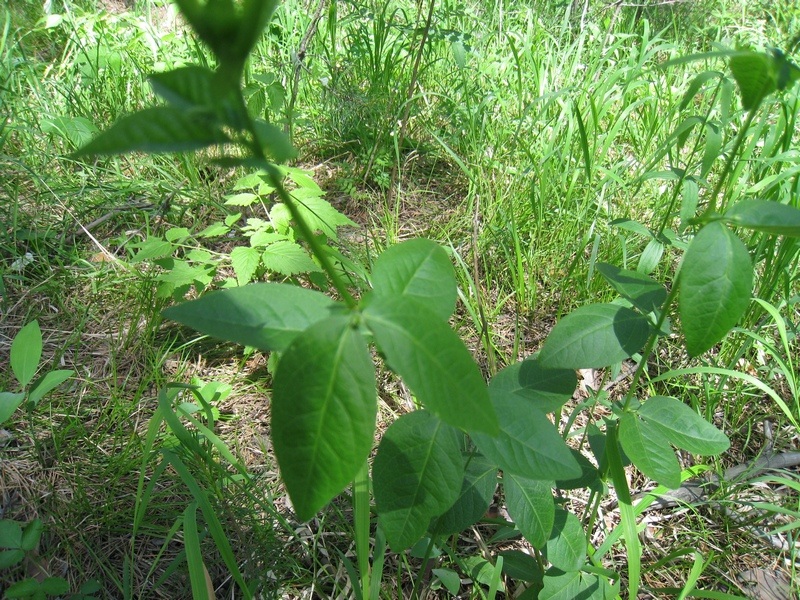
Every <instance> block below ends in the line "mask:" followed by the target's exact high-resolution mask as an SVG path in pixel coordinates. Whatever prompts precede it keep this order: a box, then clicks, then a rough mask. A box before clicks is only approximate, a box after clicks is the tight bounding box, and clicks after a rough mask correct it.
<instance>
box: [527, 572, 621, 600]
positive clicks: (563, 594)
mask: <svg viewBox="0 0 800 600" xmlns="http://www.w3.org/2000/svg"><path fill="white" fill-rule="evenodd" d="M543 583H544V586H543V588H542V591H541V592H540V593H539V600H575V599H576V598H580V600H612V599H613V598H617V597H618V596H617V593H616V592H615V591H614V589H613V588H612V587H611V585H609V583H608V581H607V580H606V579H604V578H601V577H598V576H597V575H593V574H592V573H582V572H581V571H570V572H568V573H561V572H558V571H555V572H552V573H548V574H547V575H545V576H544V579H543Z"/></svg>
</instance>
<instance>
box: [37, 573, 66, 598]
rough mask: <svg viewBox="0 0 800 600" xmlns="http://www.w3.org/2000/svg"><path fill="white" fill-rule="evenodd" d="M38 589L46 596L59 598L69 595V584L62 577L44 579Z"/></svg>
mask: <svg viewBox="0 0 800 600" xmlns="http://www.w3.org/2000/svg"><path fill="white" fill-rule="evenodd" d="M40 589H41V590H42V591H43V592H44V593H45V594H47V595H48V596H60V595H62V594H68V593H69V583H68V582H67V580H66V579H64V578H63V577H46V578H45V579H44V580H43V581H42V583H41V588H40Z"/></svg>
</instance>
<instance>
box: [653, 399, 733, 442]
mask: <svg viewBox="0 0 800 600" xmlns="http://www.w3.org/2000/svg"><path fill="white" fill-rule="evenodd" d="M638 414H639V416H640V417H641V418H642V419H644V421H645V422H646V423H648V424H649V425H651V426H652V427H654V428H655V429H657V430H658V431H660V432H661V434H662V435H663V436H664V437H665V438H666V439H667V441H668V442H669V443H670V444H672V445H673V446H677V447H678V448H682V449H683V450H686V451H687V452H691V453H692V454H700V455H703V456H713V455H716V454H721V453H723V452H725V451H726V450H727V449H728V448H729V447H730V445H731V442H730V440H729V439H728V436H726V435H725V434H724V433H722V432H721V431H720V430H719V429H717V428H716V427H714V426H713V425H712V424H711V423H709V422H708V421H706V420H705V419H704V418H703V417H701V416H700V415H698V414H697V413H696V412H694V411H693V410H692V409H691V408H689V407H688V406H686V405H685V404H684V403H683V402H681V401H680V400H678V399H676V398H671V397H669V396H653V397H652V398H650V399H649V400H647V401H645V402H644V404H642V406H641V407H640V408H639V411H638Z"/></svg>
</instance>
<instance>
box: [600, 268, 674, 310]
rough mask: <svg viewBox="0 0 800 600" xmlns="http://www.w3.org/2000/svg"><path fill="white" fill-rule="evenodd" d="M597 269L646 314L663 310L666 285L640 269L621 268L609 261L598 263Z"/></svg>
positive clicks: (623, 295) (620, 293) (624, 296)
mask: <svg viewBox="0 0 800 600" xmlns="http://www.w3.org/2000/svg"><path fill="white" fill-rule="evenodd" d="M597 270H598V271H599V272H600V274H601V275H602V276H603V277H605V279H606V281H608V282H609V283H610V284H611V286H612V287H613V288H614V289H615V290H616V291H617V293H618V294H619V295H620V296H622V297H623V298H626V299H627V300H629V301H630V303H631V304H633V305H634V306H635V307H636V308H638V309H639V310H640V311H642V312H643V313H644V314H649V313H651V312H654V311H659V310H661V307H662V306H663V305H664V302H665V301H666V299H667V290H666V289H665V288H664V286H663V285H662V284H660V283H658V282H657V281H654V280H653V279H650V277H648V276H647V275H644V274H643V273H639V272H638V271H629V270H627V269H620V268H619V267H617V266H614V265H609V264H607V263H597Z"/></svg>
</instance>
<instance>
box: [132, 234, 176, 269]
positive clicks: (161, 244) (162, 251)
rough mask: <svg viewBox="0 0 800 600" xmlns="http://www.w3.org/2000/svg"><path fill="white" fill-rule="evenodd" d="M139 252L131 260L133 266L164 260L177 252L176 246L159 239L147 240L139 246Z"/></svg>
mask: <svg viewBox="0 0 800 600" xmlns="http://www.w3.org/2000/svg"><path fill="white" fill-rule="evenodd" d="M137 248H138V250H137V252H136V254H134V255H133V257H132V258H131V261H130V262H131V264H137V263H140V262H144V261H146V260H153V259H156V258H163V257H165V256H170V255H171V254H172V252H173V250H175V246H174V245H173V244H171V243H170V242H168V241H167V240H161V239H158V238H147V239H146V240H145V241H143V242H142V243H140V244H138V245H137Z"/></svg>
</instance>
